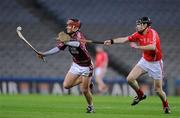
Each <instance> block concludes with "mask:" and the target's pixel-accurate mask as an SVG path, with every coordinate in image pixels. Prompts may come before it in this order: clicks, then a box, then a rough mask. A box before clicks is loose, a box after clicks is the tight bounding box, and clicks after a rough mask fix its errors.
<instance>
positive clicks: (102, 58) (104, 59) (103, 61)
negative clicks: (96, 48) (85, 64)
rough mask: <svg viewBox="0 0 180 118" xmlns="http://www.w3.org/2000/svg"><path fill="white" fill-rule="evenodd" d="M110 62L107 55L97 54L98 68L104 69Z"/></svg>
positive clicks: (103, 53)
mask: <svg viewBox="0 0 180 118" xmlns="http://www.w3.org/2000/svg"><path fill="white" fill-rule="evenodd" d="M107 62H108V56H107V53H106V52H104V51H102V52H98V53H97V54H96V63H95V64H96V67H104V66H105V64H107Z"/></svg>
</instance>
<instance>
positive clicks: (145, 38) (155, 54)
mask: <svg viewBox="0 0 180 118" xmlns="http://www.w3.org/2000/svg"><path fill="white" fill-rule="evenodd" d="M128 40H129V41H130V42H137V43H138V44H139V45H140V46H146V45H149V44H155V45H156V49H155V50H144V51H143V57H144V59H145V60H147V61H150V62H152V61H159V60H161V59H162V51H161V45H160V38H159V36H158V33H157V32H156V31H155V30H154V29H152V28H148V29H147V33H146V34H139V33H138V32H135V33H134V34H132V35H131V36H129V37H128Z"/></svg>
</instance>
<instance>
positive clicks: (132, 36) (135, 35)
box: [128, 32, 139, 42]
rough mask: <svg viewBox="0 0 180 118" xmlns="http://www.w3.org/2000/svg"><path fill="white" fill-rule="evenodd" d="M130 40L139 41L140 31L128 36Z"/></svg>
mask: <svg viewBox="0 0 180 118" xmlns="http://www.w3.org/2000/svg"><path fill="white" fill-rule="evenodd" d="M128 40H129V42H137V41H138V40H139V38H138V33H137V32H135V33H134V34H132V35H130V36H128Z"/></svg>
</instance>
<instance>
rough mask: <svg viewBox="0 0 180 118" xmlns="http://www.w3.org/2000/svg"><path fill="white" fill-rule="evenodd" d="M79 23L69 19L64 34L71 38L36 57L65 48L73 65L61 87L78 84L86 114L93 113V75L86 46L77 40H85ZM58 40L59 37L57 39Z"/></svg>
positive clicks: (76, 20)
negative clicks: (91, 86) (91, 84)
mask: <svg viewBox="0 0 180 118" xmlns="http://www.w3.org/2000/svg"><path fill="white" fill-rule="evenodd" d="M80 27H81V22H80V21H79V20H78V19H69V20H68V21H67V26H66V33H67V34H68V35H69V36H70V37H71V39H70V41H68V42H58V45H57V46H56V47H54V48H52V49H50V50H48V51H46V52H39V55H38V57H39V58H42V57H44V56H48V55H52V54H56V53H57V52H59V51H62V50H64V49H65V48H66V47H67V48H68V50H69V52H70V53H71V55H72V58H73V63H72V65H71V68H70V69H69V71H68V73H67V74H66V77H65V79H64V82H63V87H64V88H66V89H70V88H72V87H73V86H75V85H79V84H80V89H81V91H82V93H83V94H84V96H85V98H86V101H87V104H88V106H87V113H93V112H94V107H93V100H92V94H91V91H90V87H89V86H90V83H91V78H92V74H93V64H92V61H91V57H90V54H89V53H88V51H87V49H86V45H85V43H83V42H80V41H79V40H86V38H85V36H84V35H83V33H82V32H81V31H80ZM58 38H60V37H58Z"/></svg>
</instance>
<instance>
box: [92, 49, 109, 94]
mask: <svg viewBox="0 0 180 118" xmlns="http://www.w3.org/2000/svg"><path fill="white" fill-rule="evenodd" d="M107 66H108V55H107V53H106V52H105V51H104V49H103V47H102V46H97V47H96V58H95V79H96V83H97V85H98V92H99V93H100V94H101V95H103V94H106V93H107V91H108V87H107V85H106V84H105V83H104V81H103V78H104V76H105V74H106V71H107Z"/></svg>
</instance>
